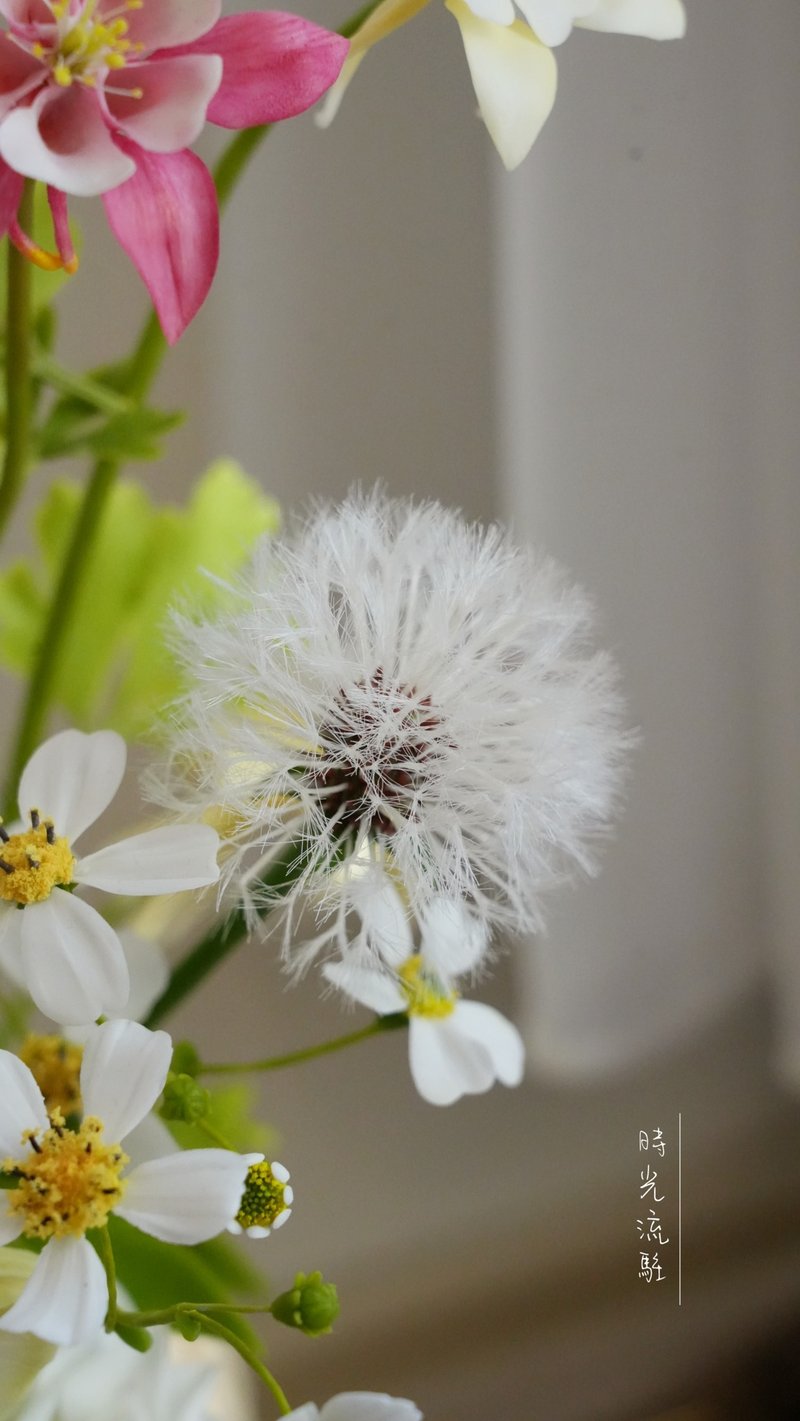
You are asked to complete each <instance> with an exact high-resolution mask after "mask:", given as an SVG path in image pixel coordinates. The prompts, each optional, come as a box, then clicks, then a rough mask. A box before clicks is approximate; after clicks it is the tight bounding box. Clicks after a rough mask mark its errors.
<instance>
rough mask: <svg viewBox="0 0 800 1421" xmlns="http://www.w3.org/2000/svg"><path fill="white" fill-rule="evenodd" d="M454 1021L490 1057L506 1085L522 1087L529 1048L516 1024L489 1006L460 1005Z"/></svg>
mask: <svg viewBox="0 0 800 1421" xmlns="http://www.w3.org/2000/svg"><path fill="white" fill-rule="evenodd" d="M453 1021H454V1024H455V1026H456V1027H457V1028H458V1030H459V1031H461V1032H463V1034H464V1035H465V1036H468V1037H469V1038H470V1040H471V1041H477V1042H479V1043H480V1045H481V1046H483V1048H484V1050H485V1051H487V1052H488V1053H489V1057H490V1059H491V1062H492V1065H493V1066H494V1071H495V1075H496V1076H497V1079H498V1080H499V1081H502V1083H503V1085H508V1086H515V1085H519V1083H520V1081H521V1080H522V1077H523V1075H524V1074H525V1046H524V1044H523V1040H522V1037H521V1036H520V1034H519V1032H518V1031H517V1028H516V1026H514V1024H513V1022H511V1021H509V1020H508V1019H507V1018H506V1017H504V1016H503V1015H502V1013H501V1012H499V1011H496V1010H495V1008H494V1007H490V1006H487V1005H486V1003H485V1002H459V1003H458V1005H457V1006H456V1009H455V1011H454V1012H453Z"/></svg>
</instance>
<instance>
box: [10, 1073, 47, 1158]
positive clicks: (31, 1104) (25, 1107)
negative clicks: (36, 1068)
mask: <svg viewBox="0 0 800 1421" xmlns="http://www.w3.org/2000/svg"><path fill="white" fill-rule="evenodd" d="M49 1124H50V1121H49V1120H48V1118H47V1111H46V1110H45V1108H44V1101H43V1100H42V1092H41V1091H40V1089H39V1087H38V1085H37V1084H36V1081H35V1080H34V1079H33V1076H32V1075H31V1072H30V1071H29V1070H28V1067H27V1066H26V1065H25V1064H24V1062H22V1061H20V1059H19V1057H18V1056H15V1055H14V1054H13V1052H11V1051H0V1159H5V1158H7V1157H8V1156H16V1157H21V1156H22V1154H24V1153H27V1149H26V1148H24V1147H23V1144H22V1136H23V1133H24V1132H25V1131H26V1130H46V1129H47V1127H48V1125H49Z"/></svg>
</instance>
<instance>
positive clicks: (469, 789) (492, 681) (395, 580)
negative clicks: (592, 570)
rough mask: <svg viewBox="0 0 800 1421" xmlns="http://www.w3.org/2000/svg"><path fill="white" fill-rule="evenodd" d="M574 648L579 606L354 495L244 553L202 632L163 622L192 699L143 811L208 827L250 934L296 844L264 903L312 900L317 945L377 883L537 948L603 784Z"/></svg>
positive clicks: (606, 700)
mask: <svg viewBox="0 0 800 1421" xmlns="http://www.w3.org/2000/svg"><path fill="white" fill-rule="evenodd" d="M591 630H592V609H591V605H590V603H589V602H588V601H587V598H586V597H585V596H584V594H583V593H582V592H581V591H580V590H579V589H577V588H575V587H574V586H572V585H571V584H570V583H569V581H568V580H567V579H566V578H565V576H564V574H563V572H562V571H561V570H560V569H559V568H558V567H557V565H556V564H555V563H553V562H552V561H550V560H548V559H541V558H536V557H534V556H533V555H532V554H530V553H529V552H527V551H525V550H521V549H518V548H515V547H514V546H513V545H512V544H511V543H510V542H509V540H508V538H507V537H506V535H505V534H504V533H503V531H502V530H501V529H499V528H498V527H489V528H486V529H482V528H480V527H476V526H474V525H470V524H468V523H466V522H465V521H464V519H463V518H462V517H461V516H460V515H458V514H457V513H454V512H450V511H448V510H446V509H444V508H442V507H441V506H440V505H438V504H435V503H424V504H412V503H410V502H406V501H402V500H394V499H388V498H386V497H385V496H384V495H383V494H381V493H380V492H378V493H374V494H372V495H371V496H367V497H364V496H362V495H360V494H358V493H353V494H351V495H350V496H349V497H348V499H347V500H346V501H345V502H344V504H342V505H341V506H340V507H337V508H328V507H324V508H321V509H319V510H318V511H317V512H315V513H314V515H313V516H312V517H311V518H310V519H309V521H308V522H307V523H305V524H304V525H302V526H300V527H299V528H298V529H297V530H296V531H295V532H294V533H293V534H290V535H288V536H286V537H284V538H282V539H278V540H275V541H265V542H264V543H263V544H262V545H261V546H260V548H259V550H258V553H257V555H256V557H255V559H254V561H253V564H252V566H251V568H250V571H249V573H248V575H247V576H246V578H245V579H244V580H243V581H242V582H241V583H240V584H239V585H238V586H237V587H236V588H233V589H231V599H230V606H229V608H228V609H227V610H226V611H225V612H224V613H223V614H222V615H220V616H218V618H217V619H216V620H215V621H213V622H207V621H194V620H192V619H191V617H189V616H181V617H180V618H178V619H177V637H178V645H179V649H180V654H181V657H182V660H183V662H184V665H185V667H186V669H187V672H188V674H189V678H190V681H191V689H190V690H189V692H188V694H187V696H186V698H185V700H184V702H183V704H182V705H181V706H180V707H179V708H178V712H177V717H176V723H175V728H174V730H173V732H172V739H171V763H170V773H169V774H168V775H167V777H166V781H165V783H166V786H167V788H166V791H165V788H164V782H163V781H162V783H161V784H160V785H159V789H158V795H159V797H160V798H162V799H163V798H166V799H167V802H169V803H170V804H171V805H172V806H173V807H183V808H184V809H185V810H187V811H188V812H189V813H190V814H191V815H192V816H194V817H196V816H197V815H198V813H199V812H205V813H206V814H211V815H213V816H214V822H215V823H217V825H218V826H220V827H221V832H222V833H223V836H224V835H226V834H227V835H228V840H229V848H230V852H229V853H228V857H227V861H226V863H225V866H224V869H223V875H224V881H225V884H226V885H227V887H228V888H229V889H230V890H232V891H233V892H235V893H236V895H237V896H238V898H239V900H240V901H241V902H243V903H244V904H245V905H246V906H247V907H249V908H252V909H253V910H254V911H255V910H257V909H258V908H260V907H262V906H263V904H264V902H265V901H266V900H268V899H269V897H270V890H269V889H268V888H265V887H264V886H263V885H262V882H261V879H262V876H263V873H264V870H265V868H266V867H267V866H268V865H269V863H270V861H271V860H272V859H273V858H274V857H275V856H276V855H278V854H280V853H281V852H282V851H284V850H285V847H286V846H287V845H288V844H290V843H292V842H294V843H301V844H302V855H300V856H298V858H297V862H296V868H297V870H298V872H297V879H296V882H295V885H294V887H293V888H292V890H291V892H290V893H289V895H288V898H287V899H286V900H285V901H286V903H287V907H288V909H289V915H290V918H291V913H292V910H293V909H294V908H296V907H297V906H298V904H299V903H301V902H307V901H308V900H309V894H310V895H311V896H312V901H313V902H314V905H315V907H316V910H317V912H318V914H319V915H320V918H321V919H322V923H323V926H324V925H325V924H327V931H323V932H322V933H321V935H320V938H319V939H318V941H319V942H322V941H323V940H326V938H328V937H329V936H330V935H331V929H333V932H334V935H335V936H337V937H338V939H339V945H340V947H342V946H343V945H344V944H346V942H347V931H348V930H347V927H346V920H347V917H348V914H349V912H350V909H351V908H353V907H358V905H359V902H361V903H362V904H363V901H364V895H365V894H367V895H369V894H370V892H371V891H373V890H374V891H375V892H380V890H381V887H382V885H384V884H385V882H386V875H387V874H389V875H390V876H391V879H392V881H393V882H394V883H395V885H397V886H398V887H399V889H400V892H401V894H402V896H403V898H404V900H405V901H406V903H407V905H408V908H409V911H410V912H411V913H413V914H414V915H415V916H417V917H418V916H419V915H420V914H422V915H424V912H425V908H426V905H427V904H429V903H430V902H431V901H432V900H433V899H434V898H436V897H438V896H440V895H444V896H445V897H449V898H455V899H461V900H465V901H466V902H467V903H468V904H469V905H470V907H471V909H472V911H473V912H475V913H476V914H477V915H478V916H479V917H480V918H481V919H482V920H483V921H484V922H485V923H486V924H487V925H494V924H502V925H505V926H510V927H512V928H514V929H530V928H536V927H538V926H539V925H540V921H541V916H540V904H541V897H542V894H543V892H544V891H545V890H546V889H548V888H549V887H550V886H552V885H553V883H554V882H556V881H557V880H559V879H561V878H562V877H563V876H564V875H565V873H568V872H569V871H570V870H571V869H574V868H575V866H576V865H577V866H579V867H580V868H582V869H585V870H589V871H591V869H592V867H593V856H592V843H593V841H594V840H596V838H597V836H598V835H600V834H602V833H603V832H604V831H605V830H606V828H607V826H608V823H609V819H610V817H611V815H612V813H613V810H614V806H615V800H616V798H617V793H618V789H619V784H620V776H621V762H622V760H623V758H624V750H625V748H626V743H627V737H626V735H625V732H624V731H623V730H622V728H621V725H622V707H621V701H620V698H619V695H618V692H617V673H616V669H615V667H614V664H613V662H612V661H611V659H610V658H609V657H608V656H606V655H605V654H603V653H602V652H597V651H595V650H594V649H593V648H592V645H591ZM362 917H363V914H362Z"/></svg>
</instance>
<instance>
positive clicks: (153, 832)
mask: <svg viewBox="0 0 800 1421" xmlns="http://www.w3.org/2000/svg"><path fill="white" fill-rule="evenodd" d="M218 848H219V837H218V835H217V832H216V830H215V829H212V828H211V827H210V825H208V824H172V825H163V826H162V827H161V828H159V829H148V831H147V833H145V834H133V835H132V836H131V838H130V839H123V840H122V841H121V842H120V843H118V844H109V846H108V848H105V849H100V850H99V851H98V852H97V853H96V854H89V856H88V858H85V859H81V860H80V863H79V864H78V866H77V868H76V870H75V878H76V880H77V882H78V883H85V884H86V885H87V887H89V888H102V889H104V890H105V892H106V893H132V894H137V895H138V894H146V893H180V892H181V891H182V890H183V889H185V888H205V887H206V885H207V884H209V883H216V881H217V879H218V878H219V869H218V867H217V849H218Z"/></svg>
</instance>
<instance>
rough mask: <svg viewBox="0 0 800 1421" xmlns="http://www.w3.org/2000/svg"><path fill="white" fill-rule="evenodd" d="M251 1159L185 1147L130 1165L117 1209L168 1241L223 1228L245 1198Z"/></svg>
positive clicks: (198, 1237)
mask: <svg viewBox="0 0 800 1421" xmlns="http://www.w3.org/2000/svg"><path fill="white" fill-rule="evenodd" d="M247 1169H248V1165H247V1159H246V1157H245V1156H244V1155H237V1154H234V1153H233V1151H232V1150H186V1151H185V1152H184V1153H182V1154H178V1155H170V1156H169V1157H168V1158H166V1159H160V1160H149V1161H147V1162H146V1163H145V1164H140V1165H139V1166H138V1167H137V1168H136V1169H134V1170H132V1171H131V1173H130V1174H129V1175H128V1177H127V1188H126V1190H125V1197H124V1199H123V1201H122V1203H121V1204H120V1205H119V1206H118V1208H117V1210H116V1212H117V1213H118V1214H119V1215H120V1217H121V1218H123V1219H127V1220H128V1222H129V1223H131V1224H134V1225H135V1226H136V1228H138V1229H142V1230H143V1231H144V1233H148V1234H152V1235H153V1237H154V1238H159V1239H162V1240H163V1242H165V1243H203V1242H204V1241H205V1240H206V1239H209V1238H214V1237H215V1236H216V1235H217V1234H218V1233H222V1231H223V1229H225V1228H226V1227H227V1225H228V1223H229V1222H230V1220H231V1219H232V1218H233V1216H234V1215H235V1214H236V1212H237V1211H238V1209H239V1205H240V1204H241V1202H242V1194H243V1192H244V1182H245V1178H246V1175H247Z"/></svg>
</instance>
